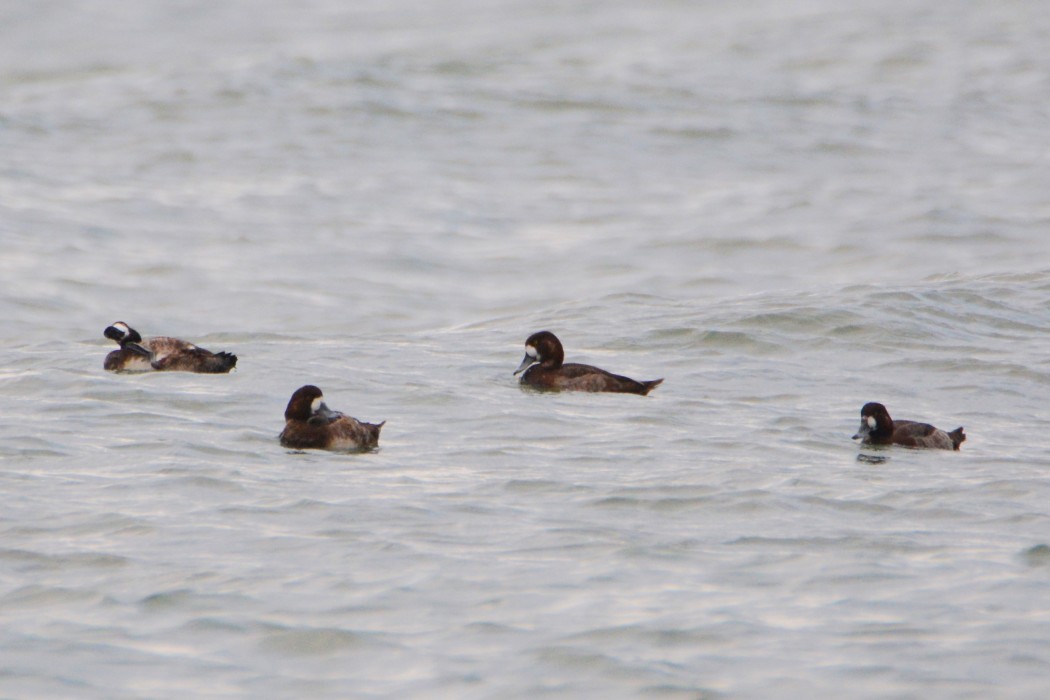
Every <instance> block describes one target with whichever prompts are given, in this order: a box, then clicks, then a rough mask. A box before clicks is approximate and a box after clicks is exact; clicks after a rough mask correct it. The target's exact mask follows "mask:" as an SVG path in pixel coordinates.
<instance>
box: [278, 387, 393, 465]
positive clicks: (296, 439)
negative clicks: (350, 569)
mask: <svg viewBox="0 0 1050 700" xmlns="http://www.w3.org/2000/svg"><path fill="white" fill-rule="evenodd" d="M284 421H285V422H284V430H282V431H281V435H280V440H281V444H282V445H284V446H285V447H290V448H292V449H295V450H307V449H319V450H344V451H350V450H367V449H371V448H374V447H377V446H378V445H379V431H380V430H381V429H382V428H383V426H384V425H386V421H383V422H382V423H378V424H376V423H365V422H363V421H359V420H357V419H356V418H352V417H350V416H347V415H345V414H343V413H340V412H338V411H333V410H331V409H329V408H328V406H326V405H325V403H324V395H323V394H322V393H321V390H320V389H318V388H317V387H316V386H313V385H309V384H308V385H306V386H304V387H300V388H299V389H297V390H296V391H295V393H294V394H292V398H291V399H290V400H289V401H288V407H287V408H286V409H285V411H284Z"/></svg>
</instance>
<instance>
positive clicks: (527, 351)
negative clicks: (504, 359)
mask: <svg viewBox="0 0 1050 700" xmlns="http://www.w3.org/2000/svg"><path fill="white" fill-rule="evenodd" d="M525 354H526V355H528V356H529V357H532V358H538V357H539V356H540V354H539V353H538V352H536V348H535V347H534V346H532V345H526V346H525Z"/></svg>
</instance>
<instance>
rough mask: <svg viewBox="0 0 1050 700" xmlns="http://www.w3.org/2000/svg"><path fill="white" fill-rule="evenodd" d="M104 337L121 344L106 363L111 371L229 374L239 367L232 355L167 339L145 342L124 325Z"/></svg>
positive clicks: (110, 327)
mask: <svg viewBox="0 0 1050 700" xmlns="http://www.w3.org/2000/svg"><path fill="white" fill-rule="evenodd" d="M104 335H105V336H106V337H107V338H110V339H111V340H114V341H116V342H117V343H119V344H120V349H119V350H114V351H113V352H111V353H109V354H108V355H106V359H105V361H104V362H103V363H102V366H103V368H105V369H107V370H110V371H124V372H149V371H157V372H163V371H169V372H200V373H203V374H225V373H226V372H229V371H230V370H231V369H233V368H234V367H235V366H236V365H237V356H236V355H233V354H231V353H228V352H211V351H210V350H205V349H204V348H201V347H198V346H196V345H194V344H193V343H188V342H186V341H185V340H179V339H178V338H169V337H166V336H157V337H155V338H145V339H144V338H143V337H142V336H141V335H139V332H138V331H136V330H135V329H134V328H130V327H129V326H128V325H127V324H126V323H123V322H121V321H118V322H117V323H114V324H113V325H112V326H109V327H108V328H106V330H105V333H104Z"/></svg>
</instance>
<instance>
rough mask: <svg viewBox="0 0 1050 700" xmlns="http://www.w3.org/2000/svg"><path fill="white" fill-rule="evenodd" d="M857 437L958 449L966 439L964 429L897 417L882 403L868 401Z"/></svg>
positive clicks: (869, 441)
mask: <svg viewBox="0 0 1050 700" xmlns="http://www.w3.org/2000/svg"><path fill="white" fill-rule="evenodd" d="M853 439H855V440H856V439H861V441H862V442H863V444H865V445H901V446H903V447H918V448H933V449H939V450H958V449H959V446H960V445H961V444H962V443H963V442H964V441H965V440H966V433H964V432H963V429H962V428H961V427H960V428H956V429H955V430H953V431H951V432H946V431H944V430H941V429H940V428H935V427H934V426H932V425H930V424H929V423H922V422H920V421H912V420H893V419H892V418H891V417H890V414H889V411H887V410H886V407H885V406H883V405H882V404H881V403H874V402H873V403H867V404H865V405H864V407H863V408H861V410H860V430H859V431H858V432H857V434H856V435H854V436H853Z"/></svg>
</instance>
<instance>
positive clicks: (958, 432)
mask: <svg viewBox="0 0 1050 700" xmlns="http://www.w3.org/2000/svg"><path fill="white" fill-rule="evenodd" d="M948 437H950V438H951V439H952V449H953V450H957V449H959V445H961V444H963V442H964V441H965V440H966V433H964V432H963V429H962V427H961V426H960V427H958V428H956V429H955V430H953V431H952V432H950V433H948Z"/></svg>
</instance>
